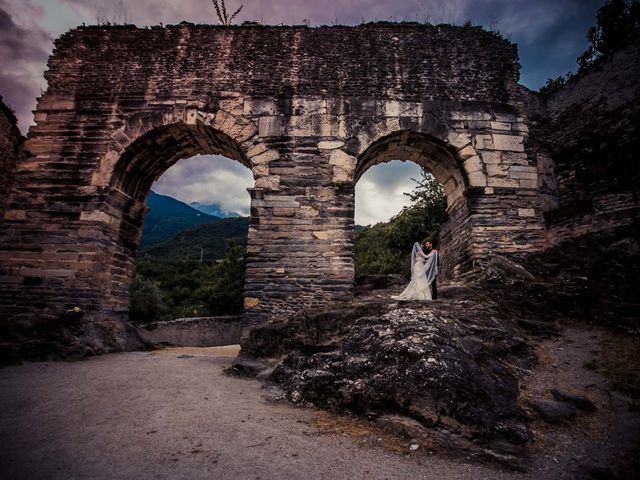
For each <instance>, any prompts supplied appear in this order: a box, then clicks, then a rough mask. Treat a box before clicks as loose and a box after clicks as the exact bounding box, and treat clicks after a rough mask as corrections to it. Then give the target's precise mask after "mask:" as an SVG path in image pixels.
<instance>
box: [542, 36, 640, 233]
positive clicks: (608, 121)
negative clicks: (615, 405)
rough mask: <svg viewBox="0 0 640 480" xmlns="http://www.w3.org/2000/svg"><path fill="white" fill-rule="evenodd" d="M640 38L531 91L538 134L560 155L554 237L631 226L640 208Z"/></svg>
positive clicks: (551, 216) (551, 221)
mask: <svg viewBox="0 0 640 480" xmlns="http://www.w3.org/2000/svg"><path fill="white" fill-rule="evenodd" d="M638 78H640V45H636V46H633V47H630V48H628V49H626V50H624V51H621V52H618V53H616V54H615V55H614V56H613V58H612V59H610V60H609V61H608V62H606V63H604V64H602V65H599V66H597V67H594V68H591V69H590V70H588V71H587V72H585V73H584V74H581V75H579V76H577V77H575V78H573V79H572V80H570V81H569V82H568V83H567V84H566V85H565V86H564V87H563V88H562V89H560V90H559V91H557V92H554V93H552V94H551V95H549V96H548V97H546V98H544V97H542V98H541V97H539V96H536V97H537V98H532V99H531V102H530V110H531V112H532V114H531V117H532V118H533V120H534V121H533V124H534V125H535V127H534V128H533V130H532V134H533V135H534V136H535V138H536V139H538V140H539V141H540V143H541V144H542V145H543V147H544V148H545V149H546V151H547V152H548V153H549V156H550V157H551V159H552V160H553V169H554V171H555V179H556V183H557V192H558V201H557V204H556V205H555V206H554V207H553V208H550V209H549V210H548V211H547V212H546V214H545V216H546V219H547V222H548V225H549V227H550V231H549V240H550V241H551V243H557V242H560V241H563V240H567V239H569V238H572V237H578V236H581V235H585V234H589V233H597V232H599V231H603V230H609V229H612V228H615V227H620V226H628V225H630V224H631V223H632V222H634V221H636V219H637V218H638V213H639V212H640V195H638V184H639V183H640V168H639V167H638V152H640V81H638Z"/></svg>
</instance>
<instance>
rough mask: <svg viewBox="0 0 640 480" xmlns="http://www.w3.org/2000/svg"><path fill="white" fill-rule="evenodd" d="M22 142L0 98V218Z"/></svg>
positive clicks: (0, 97) (7, 108)
mask: <svg viewBox="0 0 640 480" xmlns="http://www.w3.org/2000/svg"><path fill="white" fill-rule="evenodd" d="M23 141H24V138H23V137H22V135H21V134H20V130H18V121H17V120H16V117H15V115H14V114H13V112H12V111H11V109H10V108H9V107H8V106H7V105H5V103H4V102H3V100H2V96H0V218H2V217H3V216H4V210H5V204H6V202H7V197H8V195H9V191H10V190H11V185H12V183H13V177H14V172H15V168H16V164H17V163H18V159H19V157H20V156H21V155H22V153H21V147H22V143H23Z"/></svg>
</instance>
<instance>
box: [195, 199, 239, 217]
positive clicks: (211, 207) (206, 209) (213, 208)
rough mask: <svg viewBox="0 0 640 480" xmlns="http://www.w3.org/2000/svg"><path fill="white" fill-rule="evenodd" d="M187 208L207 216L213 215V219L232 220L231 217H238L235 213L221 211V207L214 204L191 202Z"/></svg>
mask: <svg viewBox="0 0 640 480" xmlns="http://www.w3.org/2000/svg"><path fill="white" fill-rule="evenodd" d="M189 206H191V207H193V208H195V209H196V210H199V211H201V212H203V213H206V214H207V215H213V216H214V217H220V218H232V217H239V216H240V215H238V214H237V213H229V212H225V211H224V210H222V207H221V206H220V205H216V204H215V203H210V204H207V205H204V204H202V203H198V202H191V203H190V204H189Z"/></svg>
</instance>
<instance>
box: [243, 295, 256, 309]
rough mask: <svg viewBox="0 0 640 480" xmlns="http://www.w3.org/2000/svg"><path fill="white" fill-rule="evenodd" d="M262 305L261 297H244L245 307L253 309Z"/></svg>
mask: <svg viewBox="0 0 640 480" xmlns="http://www.w3.org/2000/svg"><path fill="white" fill-rule="evenodd" d="M258 305H260V299H259V298H255V297H244V308H247V309H252V308H256V307H257V306H258Z"/></svg>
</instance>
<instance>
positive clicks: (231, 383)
mask: <svg viewBox="0 0 640 480" xmlns="http://www.w3.org/2000/svg"><path fill="white" fill-rule="evenodd" d="M236 351H237V350H236V349H234V348H229V347H222V348H211V349H172V350H165V351H159V352H153V353H148V352H137V353H125V354H113V355H105V356H102V357H98V358H92V359H88V360H85V361H81V362H76V363H63V362H50V363H29V364H25V365H21V366H14V367H8V368H3V369H0V439H1V441H2V448H1V449H0V472H2V474H1V475H0V476H1V477H2V478H3V479H18V478H19V479H25V478H28V479H65V480H66V479H84V478H91V479H109V478H114V479H115V478H118V479H129V478H131V479H134V478H135V479H157V478H161V479H190V480H191V479H193V480H195V479H205V478H206V479H243V480H244V479H264V480H267V479H268V480H277V479H291V480H295V479H304V480H312V479H320V478H321V479H324V480H329V479H385V478H386V479H409V478H411V479H438V480H443V479H474V480H479V479H510V478H518V476H517V475H516V474H514V473H512V472H500V471H498V470H494V469H491V468H488V467H483V466H480V465H473V464H465V463H461V462H460V461H450V460H446V459H442V458H437V457H431V456H428V455H427V454H426V453H425V452H420V450H418V452H417V453H415V454H413V455H411V456H408V455H405V454H397V453H392V452H389V451H388V450H385V449H382V448H376V447H373V446H363V445H361V442H359V441H358V439H357V438H354V437H349V436H346V435H341V434H333V433H330V432H327V430H323V429H321V428H319V427H318V426H317V425H318V415H317V412H316V411H315V410H312V409H296V408H291V407H288V406H286V405H282V404H273V403H269V402H267V401H266V400H265V398H264V395H263V393H264V390H262V389H261V385H260V383H259V382H257V381H254V380H246V379H239V378H233V377H228V376H226V375H224V374H223V373H222V370H223V368H224V367H226V366H227V365H228V364H229V363H230V362H231V359H232V358H233V356H234V355H235V354H236ZM407 452H408V446H407Z"/></svg>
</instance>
